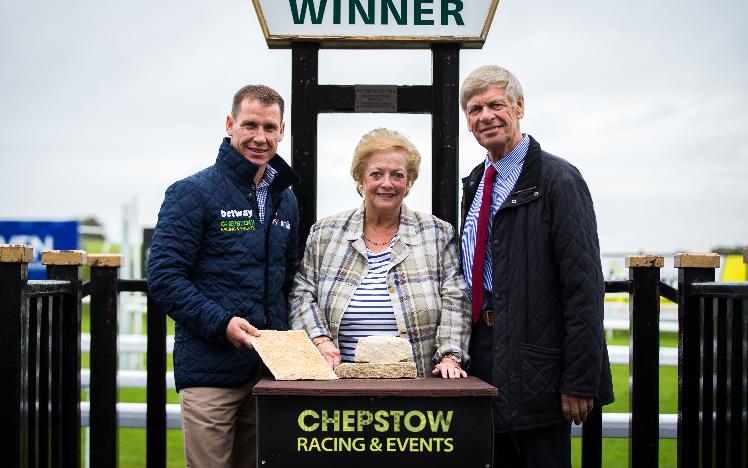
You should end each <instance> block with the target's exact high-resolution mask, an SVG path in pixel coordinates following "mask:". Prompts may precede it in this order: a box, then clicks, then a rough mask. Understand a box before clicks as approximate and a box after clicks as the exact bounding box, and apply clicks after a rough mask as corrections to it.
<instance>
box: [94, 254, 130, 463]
mask: <svg viewBox="0 0 748 468" xmlns="http://www.w3.org/2000/svg"><path fill="white" fill-rule="evenodd" d="M88 266H90V267H91V352H90V356H91V384H90V391H91V398H90V400H91V411H90V428H91V431H90V432H91V445H90V454H89V457H90V460H91V466H117V294H118V287H117V280H118V275H119V268H120V266H122V256H121V255H107V254H91V255H89V256H88Z"/></svg>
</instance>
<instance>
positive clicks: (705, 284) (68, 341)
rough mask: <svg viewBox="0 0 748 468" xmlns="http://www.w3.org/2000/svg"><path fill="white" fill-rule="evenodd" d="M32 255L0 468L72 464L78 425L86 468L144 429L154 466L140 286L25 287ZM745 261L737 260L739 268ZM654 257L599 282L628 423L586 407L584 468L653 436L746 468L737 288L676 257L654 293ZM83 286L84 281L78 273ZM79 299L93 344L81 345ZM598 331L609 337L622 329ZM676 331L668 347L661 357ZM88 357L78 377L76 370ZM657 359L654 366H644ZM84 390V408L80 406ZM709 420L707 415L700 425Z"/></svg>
mask: <svg viewBox="0 0 748 468" xmlns="http://www.w3.org/2000/svg"><path fill="white" fill-rule="evenodd" d="M31 258H32V251H31V249H30V248H29V247H25V246H18V245H16V246H0V333H2V334H3V340H2V341H0V372H2V374H1V375H3V376H8V375H9V376H10V381H11V383H12V384H11V385H3V386H0V407H2V414H3V415H7V416H6V421H7V424H9V425H10V427H13V428H18V430H17V431H11V434H10V435H9V436H7V437H4V438H2V439H0V450H1V451H2V453H3V454H4V457H5V459H6V460H7V464H6V466H12V467H22V466H23V467H25V466H38V465H44V466H46V465H49V464H50V462H52V461H54V462H55V463H57V464H60V465H63V466H81V455H82V454H81V430H80V429H81V427H82V426H86V425H88V426H90V443H89V453H88V458H89V460H90V463H91V466H116V465H117V446H116V444H117V429H118V427H145V428H146V433H147V436H146V444H147V447H146V457H147V460H146V463H147V465H148V466H149V467H165V466H166V430H167V428H176V427H179V407H178V405H167V404H166V392H167V388H171V387H173V375H172V374H171V373H167V370H166V359H167V353H169V352H170V351H171V347H172V346H173V338H172V337H168V338H167V334H166V318H165V316H164V314H163V312H162V311H160V310H159V308H158V307H157V305H156V304H155V303H154V302H152V301H151V300H150V298H149V299H148V301H147V321H148V334H147V337H140V336H132V335H123V336H118V335H117V311H118V297H119V294H120V293H123V292H142V293H146V294H147V283H146V281H145V280H122V279H119V278H118V274H119V268H120V266H121V257H119V256H113V255H94V254H92V255H86V253H85V252H80V251H71V252H44V253H43V255H42V262H43V263H44V264H45V265H47V277H48V278H49V279H48V280H45V281H28V280H27V273H28V263H29V262H30V261H31ZM746 260H748V248H747V249H746V251H745V252H744V261H746ZM663 263H664V262H663V257H661V256H643V255H640V256H630V257H627V258H626V267H627V268H628V270H629V279H628V280H622V281H608V282H606V285H605V289H606V292H608V293H625V294H628V296H629V297H628V304H629V314H628V315H629V323H628V327H626V328H628V329H629V330H630V343H629V346H628V347H626V346H609V347H608V350H609V353H610V357H611V362H612V363H620V364H629V377H630V378H629V382H630V399H629V413H620V414H607V413H606V414H604V415H603V414H602V413H601V412H600V410H599V409H596V410H595V411H594V412H593V413H592V415H591V416H590V417H589V419H588V420H587V422H586V423H585V424H584V425H583V426H582V427H581V428H574V434H575V435H581V437H582V466H583V467H584V468H590V467H600V466H601V460H602V438H603V437H628V438H629V439H630V444H629V447H630V450H629V466H632V467H644V466H648V467H649V466H657V464H658V445H659V444H658V441H659V438H677V440H678V449H677V457H678V465H679V466H719V467H722V466H745V465H746V463H747V462H748V455H747V454H746V447H748V441H747V439H746V437H747V436H748V430H747V429H746V428H747V427H748V426H747V420H748V410H747V409H746V401H747V399H746V395H747V394H748V391H747V387H748V383H747V382H748V379H747V378H746V375H747V372H746V363H747V362H748V346H747V345H746V340H747V338H748V283H746V282H741V283H721V282H715V281H714V279H715V269H716V268H717V267H718V266H719V256H718V255H716V254H677V255H676V256H675V259H674V264H675V267H676V268H677V269H678V285H677V288H674V287H672V286H669V285H668V284H665V283H663V282H661V281H660V268H662V266H663ZM84 265H88V266H89V267H90V278H91V279H90V281H87V282H85V283H84V282H83V280H82V278H83V273H82V272H83V266H84ZM84 297H90V304H91V306H90V308H91V314H90V319H91V333H90V335H84V334H81V309H82V306H81V304H82V300H83V298H84ZM663 297H664V298H666V299H669V300H670V301H672V302H674V303H676V304H677V306H678V321H677V327H673V325H672V324H667V323H662V324H661V322H660V302H661V301H660V299H661V298H663ZM617 320H618V322H615V323H613V322H609V323H608V324H607V326H608V327H609V328H623V327H624V326H625V323H620V319H617ZM673 328H675V329H676V330H677V333H678V348H677V350H676V349H675V348H660V346H659V336H660V331H661V329H662V330H667V329H673ZM144 350H145V353H146V360H147V368H148V371H147V372H146V371H137V370H135V371H131V370H120V371H118V370H117V355H118V352H143V351H144ZM86 351H89V353H90V354H89V355H90V369H88V370H82V369H81V353H83V352H86ZM654 356H659V359H657V358H653V357H654ZM673 365H677V366H678V414H659V402H658V398H659V366H673ZM118 382H119V385H122V386H128V387H130V386H134V387H143V386H145V388H146V395H147V397H146V399H147V403H145V404H140V403H118V402H117V387H118ZM82 388H88V390H89V397H90V398H89V401H81V398H80V395H81V389H82ZM706 415H710V416H711V417H707V416H706Z"/></svg>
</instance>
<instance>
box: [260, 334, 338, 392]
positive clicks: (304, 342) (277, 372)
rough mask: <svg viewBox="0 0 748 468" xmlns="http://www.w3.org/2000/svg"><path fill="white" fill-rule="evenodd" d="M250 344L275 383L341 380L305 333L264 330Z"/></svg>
mask: <svg viewBox="0 0 748 468" xmlns="http://www.w3.org/2000/svg"><path fill="white" fill-rule="evenodd" d="M249 341H251V342H252V346H254V347H255V349H256V350H257V352H258V353H259V355H260V358H262V362H263V363H265V365H266V366H267V368H268V369H270V372H271V373H272V374H273V377H275V379H276V380H334V379H337V378H338V376H337V375H335V372H333V371H332V369H330V366H328V365H327V361H326V360H325V358H324V357H323V356H322V355H321V354H320V353H319V351H318V350H317V347H316V346H314V344H313V343H312V340H310V339H309V335H307V333H306V332H305V331H304V330H289V331H276V330H261V334H260V336H250V337H249Z"/></svg>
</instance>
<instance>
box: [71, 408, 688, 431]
mask: <svg viewBox="0 0 748 468" xmlns="http://www.w3.org/2000/svg"><path fill="white" fill-rule="evenodd" d="M89 407H90V404H89V403H88V402H87V401H84V402H81V424H82V425H83V426H88V424H89V417H88V416H89V415H88V413H89ZM146 408H147V405H146V404H145V403H117V421H118V424H119V427H128V428H144V427H145V414H146ZM630 421H631V413H603V437H611V438H624V439H626V438H628V437H630V434H629V424H630ZM677 424H678V415H677V414H661V415H660V439H676V438H677V437H678V428H677ZM166 427H167V428H168V429H179V428H181V421H180V410H179V405H178V404H168V405H166ZM571 435H572V436H573V437H581V435H582V426H573V425H572V427H571Z"/></svg>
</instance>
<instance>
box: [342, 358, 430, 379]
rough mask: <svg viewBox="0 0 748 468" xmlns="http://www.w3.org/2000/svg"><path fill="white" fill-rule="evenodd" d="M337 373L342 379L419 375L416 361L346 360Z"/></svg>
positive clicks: (412, 377)
mask: <svg viewBox="0 0 748 468" xmlns="http://www.w3.org/2000/svg"><path fill="white" fill-rule="evenodd" d="M335 373H336V374H338V377H340V378H341V379H415V378H416V377H417V376H418V371H417V370H416V363H415V362H395V363H388V364H381V363H373V362H346V363H343V364H340V365H339V366H338V368H337V369H335Z"/></svg>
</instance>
